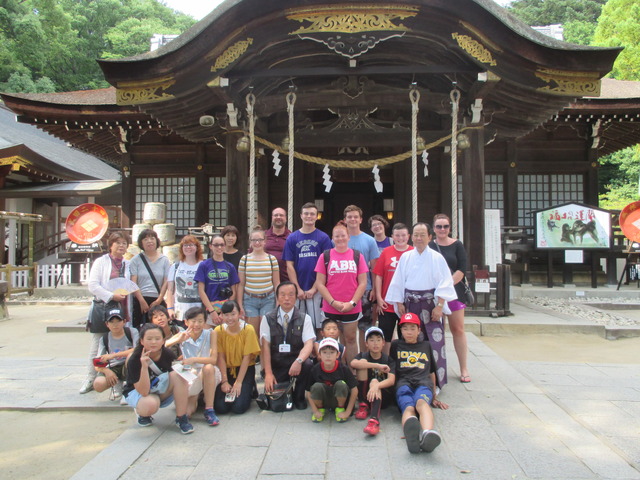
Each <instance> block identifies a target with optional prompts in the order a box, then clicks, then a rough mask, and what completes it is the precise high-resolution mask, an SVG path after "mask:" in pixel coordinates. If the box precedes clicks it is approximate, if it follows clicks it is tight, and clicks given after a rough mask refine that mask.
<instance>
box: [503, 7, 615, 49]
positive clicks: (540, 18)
mask: <svg viewBox="0 0 640 480" xmlns="http://www.w3.org/2000/svg"><path fill="white" fill-rule="evenodd" d="M606 2H607V0H515V1H514V2H513V3H512V4H511V5H510V6H509V7H507V8H508V10H510V11H511V12H512V13H513V14H514V15H516V16H517V17H518V18H520V20H522V21H523V22H525V23H526V24H527V25H531V26H541V25H553V24H557V23H560V24H562V25H563V27H564V40H565V41H566V42H570V43H577V44H581V45H589V44H590V43H591V40H592V38H593V32H594V30H595V27H596V23H597V20H598V17H599V16H600V12H601V10H602V5H604V4H605V3H606Z"/></svg>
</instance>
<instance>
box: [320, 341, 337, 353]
mask: <svg viewBox="0 0 640 480" xmlns="http://www.w3.org/2000/svg"><path fill="white" fill-rule="evenodd" d="M325 347H331V348H333V349H335V350H336V351H337V352H339V351H340V345H339V344H338V341H337V340H336V339H335V338H323V339H322V341H321V342H320V345H318V351H320V350H322V349H323V348H325Z"/></svg>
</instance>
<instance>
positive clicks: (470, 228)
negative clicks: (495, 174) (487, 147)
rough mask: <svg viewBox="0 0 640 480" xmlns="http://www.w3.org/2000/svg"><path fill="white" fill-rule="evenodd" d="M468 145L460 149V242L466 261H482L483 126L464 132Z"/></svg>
mask: <svg viewBox="0 0 640 480" xmlns="http://www.w3.org/2000/svg"><path fill="white" fill-rule="evenodd" d="M465 133H466V134H467V135H468V137H469V140H470V141H471V147H470V148H468V149H467V150H464V167H463V168H464V170H463V171H464V174H463V177H462V189H463V205H462V220H463V229H464V232H463V234H464V239H463V243H464V245H465V247H466V249H467V253H468V255H469V265H470V266H471V265H478V266H483V265H484V264H485V263H484V128H479V129H472V130H467V132H465Z"/></svg>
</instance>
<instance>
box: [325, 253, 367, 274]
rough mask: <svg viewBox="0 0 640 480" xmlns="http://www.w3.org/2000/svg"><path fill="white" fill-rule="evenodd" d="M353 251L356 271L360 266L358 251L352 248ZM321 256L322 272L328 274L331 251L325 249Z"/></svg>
mask: <svg viewBox="0 0 640 480" xmlns="http://www.w3.org/2000/svg"><path fill="white" fill-rule="evenodd" d="M352 250H353V261H354V262H356V269H357V268H358V266H359V265H360V250H356V249H355V248H352ZM322 256H323V257H324V271H325V272H327V273H329V260H330V257H331V249H330V248H329V249H327V250H325V251H324V252H322Z"/></svg>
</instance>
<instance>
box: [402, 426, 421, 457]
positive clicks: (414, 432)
mask: <svg viewBox="0 0 640 480" xmlns="http://www.w3.org/2000/svg"><path fill="white" fill-rule="evenodd" d="M402 431H403V432H404V439H405V441H406V442H407V448H408V449H409V452H411V453H420V433H421V432H422V427H421V426H420V420H418V417H409V418H407V421H406V422H404V425H403V426H402Z"/></svg>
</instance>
